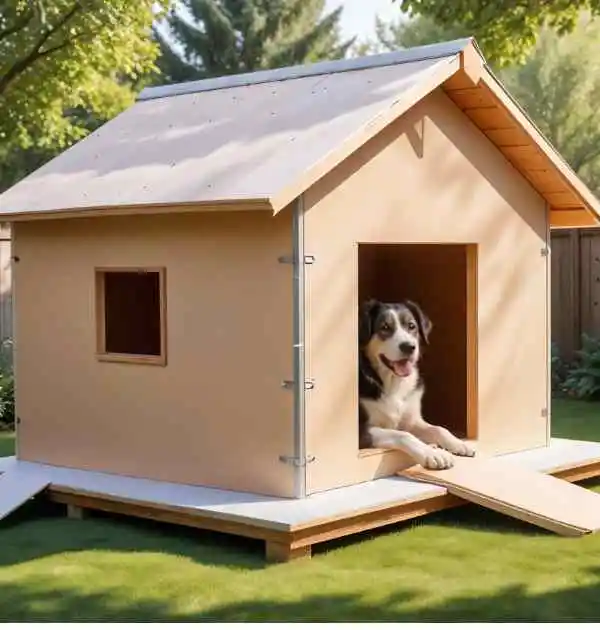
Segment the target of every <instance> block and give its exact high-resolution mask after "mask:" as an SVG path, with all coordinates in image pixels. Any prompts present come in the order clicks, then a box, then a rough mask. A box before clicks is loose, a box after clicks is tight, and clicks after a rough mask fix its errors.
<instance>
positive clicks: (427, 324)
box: [405, 300, 433, 345]
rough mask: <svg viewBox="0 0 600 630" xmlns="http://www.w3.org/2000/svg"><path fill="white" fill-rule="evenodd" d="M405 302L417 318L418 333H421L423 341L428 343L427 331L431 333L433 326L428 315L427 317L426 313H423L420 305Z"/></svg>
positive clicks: (408, 301)
mask: <svg viewBox="0 0 600 630" xmlns="http://www.w3.org/2000/svg"><path fill="white" fill-rule="evenodd" d="M405 304H406V306H407V307H408V309H409V310H410V312H411V313H412V314H413V317H414V318H415V319H416V320H417V326H418V327H419V333H420V334H421V337H422V339H423V342H424V343H425V344H426V345H427V344H428V343H429V333H431V329H432V328H433V323H432V321H431V320H430V319H429V317H427V315H425V313H424V312H423V310H422V309H421V307H420V306H419V305H418V304H417V303H416V302H411V301H410V300H406V301H405Z"/></svg>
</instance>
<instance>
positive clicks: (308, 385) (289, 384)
mask: <svg viewBox="0 0 600 630" xmlns="http://www.w3.org/2000/svg"><path fill="white" fill-rule="evenodd" d="M295 382H296V381H283V382H282V383H281V386H282V387H284V388H285V389H292V388H293V387H294V384H295ZM314 387H315V379H314V378H307V379H306V380H305V381H304V389H314Z"/></svg>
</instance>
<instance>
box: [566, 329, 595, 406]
mask: <svg viewBox="0 0 600 630" xmlns="http://www.w3.org/2000/svg"><path fill="white" fill-rule="evenodd" d="M577 356H578V360H577V361H576V363H575V365H574V366H573V367H571V368H570V369H569V371H568V373H567V377H566V379H565V381H564V383H563V387H562V388H563V390H564V391H565V393H566V394H568V395H569V396H572V397H573V398H578V399H581V400H600V339H596V338H593V337H590V336H589V335H585V334H584V335H582V347H581V350H579V351H578V352H577Z"/></svg>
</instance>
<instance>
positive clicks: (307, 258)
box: [277, 254, 316, 265]
mask: <svg viewBox="0 0 600 630" xmlns="http://www.w3.org/2000/svg"><path fill="white" fill-rule="evenodd" d="M315 260H316V259H315V257H314V256H313V255H312V254H305V255H304V264H305V265H312V264H313V263H314V262H315ZM277 261H278V262H280V263H283V264H286V265H293V264H294V257H293V256H288V255H285V256H279V258H278V259H277Z"/></svg>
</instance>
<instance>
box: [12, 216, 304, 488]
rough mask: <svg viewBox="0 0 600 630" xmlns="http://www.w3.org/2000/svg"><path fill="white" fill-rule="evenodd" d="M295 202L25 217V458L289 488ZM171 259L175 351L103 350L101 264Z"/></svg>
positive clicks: (19, 230) (20, 311)
mask: <svg viewBox="0 0 600 630" xmlns="http://www.w3.org/2000/svg"><path fill="white" fill-rule="evenodd" d="M290 251H291V215H290V213H284V214H282V215H281V216H278V217H275V218H273V217H272V216H270V215H269V214H267V213H265V214H262V213H235V212H234V213H228V214H197V215H173V216H170V217H169V216H164V215H163V216H143V217H120V218H119V217H113V218H106V219H75V220H68V221H47V222H40V223H37V222H36V223H26V224H19V225H17V226H16V238H15V254H16V255H18V256H19V259H20V261H19V263H18V264H17V265H16V271H15V273H16V278H17V279H16V283H17V291H16V321H17V337H18V339H17V388H18V391H17V396H18V413H19V416H20V418H21V424H20V427H19V445H18V448H19V457H20V458H22V459H25V460H32V461H39V462H47V463H50V464H56V465H63V466H71V467H76V468H83V469H90V470H101V471H109V472H114V473H121V474H126V475H133V476H141V477H147V478H151V479H160V480H168V481H173V482H182V483H191V484H206V485H211V486H219V487H222V488H229V489H236V490H248V491H254V492H259V493H267V494H275V495H282V496H288V495H291V494H292V489H293V480H292V472H293V471H292V468H291V467H290V466H286V465H285V464H282V463H281V462H279V459H278V458H279V455H283V454H293V453H292V448H293V444H292V435H293V433H292V431H293V427H292V401H293V397H292V393H291V392H290V391H287V390H285V389H283V388H282V387H281V381H282V380H283V379H285V378H289V377H290V375H291V373H292V312H291V308H292V268H291V265H283V264H280V263H278V261H277V257H278V256H279V255H281V254H285V253H288V252H290ZM111 266H115V267H127V266H152V267H157V266H164V267H166V287H167V365H166V366H165V367H161V366H155V365H131V364H119V363H107V362H99V361H97V360H96V358H95V351H96V324H95V311H94V268H95V267H111Z"/></svg>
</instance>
